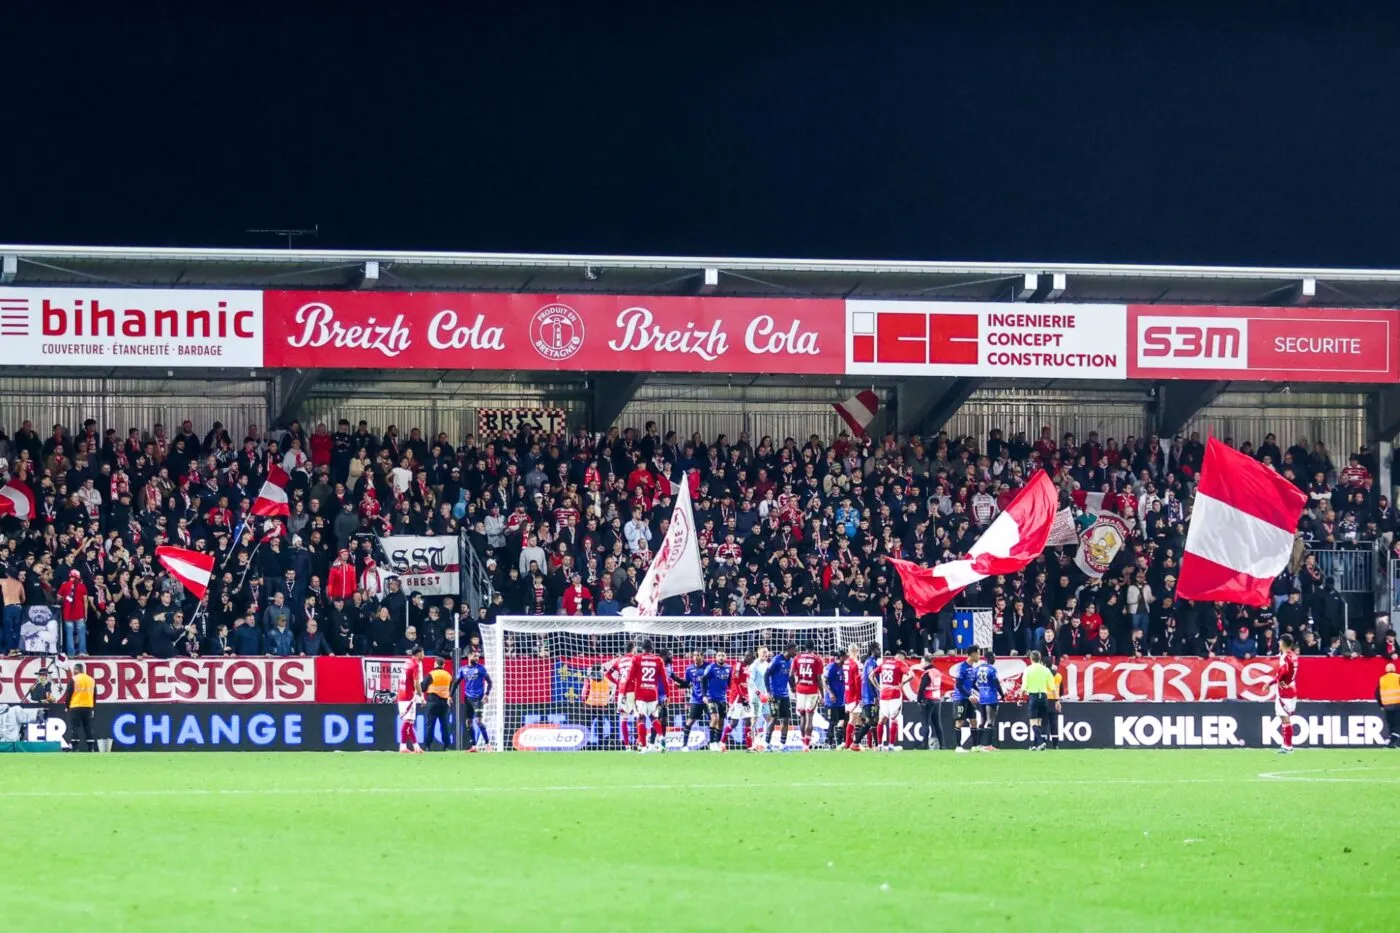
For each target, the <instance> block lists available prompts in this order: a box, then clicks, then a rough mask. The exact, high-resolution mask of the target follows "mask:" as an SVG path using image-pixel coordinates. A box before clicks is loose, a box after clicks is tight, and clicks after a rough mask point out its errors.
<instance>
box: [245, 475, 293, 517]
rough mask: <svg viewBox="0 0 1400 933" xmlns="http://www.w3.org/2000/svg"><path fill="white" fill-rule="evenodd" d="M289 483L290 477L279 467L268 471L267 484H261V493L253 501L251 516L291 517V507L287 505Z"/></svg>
mask: <svg viewBox="0 0 1400 933" xmlns="http://www.w3.org/2000/svg"><path fill="white" fill-rule="evenodd" d="M290 481H291V477H289V476H288V475H287V474H286V471H284V470H283V469H282V468H281V467H279V466H274V467H272V468H271V469H270V470H268V471H267V482H265V483H263V488H262V491H261V492H259V493H258V497H257V499H255V500H253V509H252V512H253V514H254V515H262V516H266V517H269V518H271V517H274V516H278V515H280V516H282V517H283V518H286V517H287V516H289V515H291V514H292V509H291V506H290V505H288V504H287V483H289V482H290Z"/></svg>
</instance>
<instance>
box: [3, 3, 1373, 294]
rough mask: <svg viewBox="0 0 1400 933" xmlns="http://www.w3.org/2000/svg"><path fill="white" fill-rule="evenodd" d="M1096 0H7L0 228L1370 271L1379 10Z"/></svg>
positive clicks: (256, 239)
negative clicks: (271, 232) (1081, 0)
mask: <svg viewBox="0 0 1400 933" xmlns="http://www.w3.org/2000/svg"><path fill="white" fill-rule="evenodd" d="M1122 5H1123V6H1125V7H1132V8H1134V10H1133V11H1132V12H1127V13H1122V12H1113V10H1112V7H1107V6H1099V5H1097V4H1092V3H1089V4H1062V3H1050V4H1030V3H1027V4H1023V5H1021V6H1023V7H1025V8H1031V7H1035V8H1041V9H1039V11H1037V12H1021V11H1020V10H1018V8H1017V7H1016V6H1014V5H1003V4H997V3H983V4H968V5H967V6H970V7H972V6H975V7H977V10H976V11H975V12H967V13H960V14H948V13H931V12H927V11H926V10H925V8H926V7H933V6H943V5H942V4H933V3H928V4H920V5H918V6H917V7H916V6H915V5H913V4H909V5H905V4H891V5H888V6H889V8H888V9H883V8H884V6H885V5H882V4H877V3H874V2H871V3H864V4H849V5H847V6H849V7H857V6H860V7H872V8H880V9H883V12H880V11H877V12H870V11H865V12H860V11H856V10H854V9H845V10H844V11H843V12H839V13H836V14H832V13H830V12H826V10H827V9H828V8H827V7H826V6H824V5H818V4H802V5H787V4H773V5H765V4H761V3H757V2H754V3H749V4H742V5H726V4H704V3H655V4H650V5H648V6H644V7H636V8H634V7H631V6H627V7H623V6H618V5H610V4H606V3H603V4H569V5H568V6H567V7H566V8H565V9H566V10H567V11H566V12H560V11H559V9H558V8H556V7H555V6H553V5H545V4H529V3H509V4H488V3H485V2H481V3H462V4H456V5H453V6H455V7H461V8H475V7H482V8H485V12H460V11H459V12H457V13H451V14H447V13H442V12H439V11H435V12H432V13H428V12H417V13H415V12H413V11H414V10H420V9H423V10H426V9H427V6H426V5H423V6H422V7H420V6H418V5H415V4H409V3H401V4H380V5H378V6H367V7H356V6H349V5H341V4H307V5H306V6H307V7H310V8H314V9H308V10H306V11H304V12H300V11H298V10H297V9H294V8H299V7H301V5H300V4H294V3H291V2H286V3H283V4H281V5H277V6H273V5H269V6H259V5H251V6H250V5H245V4H237V5H228V6H227V8H228V9H230V10H233V9H236V10H237V11H238V12H237V13H236V14H233V13H229V14H226V15H225V14H217V15H216V14H211V13H210V12H209V11H208V10H206V9H204V8H205V7H212V6H213V4H206V3H192V4H187V5H186V6H187V7H188V9H186V10H185V11H183V12H181V13H177V14H174V15H169V16H163V17H160V18H155V17H153V16H149V15H146V14H136V15H133V14H129V13H127V12H125V11H124V10H123V9H121V7H124V6H125V5H121V4H106V5H104V6H98V7H94V8H93V12H90V13H84V12H81V10H82V8H81V7H74V6H71V5H69V4H42V3H34V4H18V3H16V4H13V7H15V8H19V7H29V8H34V9H7V10H6V11H5V13H4V15H3V18H0V46H3V55H0V114H3V117H2V118H3V120H4V125H5V129H4V144H3V145H0V241H5V242H20V243H80V244H124V245H125V244H131V245H170V246H177V245H192V246H260V245H265V246H269V247H272V246H276V245H278V243H279V241H278V240H276V238H274V237H270V236H260V235H251V234H248V233H246V232H245V230H246V229H247V228H253V227H285V226H292V227H302V226H306V227H309V226H312V225H315V224H319V225H320V228H321V233H320V235H319V237H316V238H314V239H307V240H304V241H302V245H305V246H309V247H325V248H334V247H355V248H383V249H397V248H403V249H409V248H422V249H457V250H509V251H538V252H602V253H649V254H703V255H721V256H737V255H745V256H750V255H751V256H801V257H833V258H846V257H849V258H891V259H896V258H910V259H947V260H957V259H966V260H1045V261H1085V262H1171V263H1206V264H1210V263H1214V264H1263V265H1314V266H1352V267H1356V266H1388V267H1395V266H1400V237H1397V235H1396V233H1395V232H1394V229H1393V228H1394V225H1395V219H1396V215H1397V206H1400V171H1397V169H1400V93H1397V92H1400V66H1397V53H1396V47H1397V41H1400V15H1397V12H1396V11H1395V10H1394V9H1393V8H1394V7H1395V6H1396V5H1394V4H1371V5H1368V6H1375V7H1386V8H1390V9H1389V10H1388V11H1369V10H1368V11H1363V12H1362V13H1361V14H1359V15H1352V14H1350V13H1345V12H1342V10H1343V9H1344V8H1345V7H1347V6H1348V5H1347V4H1333V5H1331V6H1330V7H1329V8H1328V9H1325V10H1322V11H1321V12H1313V13H1310V14H1308V15H1306V16H1305V15H1303V14H1301V13H1296V12H1289V9H1291V8H1288V7H1282V6H1281V5H1279V4H1253V3H1249V4H1245V3H1228V2H1224V0H1217V2H1214V3H1209V4H1204V3H1181V4H1157V3H1149V2H1147V0H1141V2H1137V3H1131V4H1122ZM439 6H440V7H444V8H445V7H448V6H449V5H448V4H440V5H434V7H439ZM41 7H43V8H52V11H51V12H44V11H40V10H38V8H41ZM498 7H499V9H497V8H498ZM758 7H763V10H761V11H760V10H756V9H754V8H758ZM1069 7H1074V8H1075V10H1074V11H1073V12H1063V11H1062V10H1063V9H1065V8H1069ZM1147 7H1151V8H1153V9H1152V10H1147V9H1137V8H1147ZM1220 8H1229V12H1221V9H1220ZM915 9H918V10H925V11H923V12H910V11H911V10H915ZM624 10H625V11H626V13H625V15H624V13H623V12H622V11H624Z"/></svg>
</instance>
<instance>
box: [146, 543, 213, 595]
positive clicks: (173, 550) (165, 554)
mask: <svg viewBox="0 0 1400 933" xmlns="http://www.w3.org/2000/svg"><path fill="white" fill-rule="evenodd" d="M156 560H158V561H160V565H161V566H162V567H164V568H165V569H166V570H169V571H170V572H171V573H172V574H173V575H174V576H175V579H177V580H179V581H180V582H181V583H183V584H184V585H185V589H187V590H189V591H190V592H191V593H192V594H194V596H195V598H197V599H201V600H202V599H204V594H205V593H207V592H209V577H210V575H212V574H213V572H214V555H213V554H203V553H200V552H199V551H191V550H189V549H187V548H182V547H170V546H169V545H164V544H163V545H161V546H160V547H158V548H156Z"/></svg>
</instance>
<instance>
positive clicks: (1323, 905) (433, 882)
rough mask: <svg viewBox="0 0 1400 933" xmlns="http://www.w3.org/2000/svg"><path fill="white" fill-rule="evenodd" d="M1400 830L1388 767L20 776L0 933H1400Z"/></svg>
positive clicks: (875, 763) (53, 771)
mask: <svg viewBox="0 0 1400 933" xmlns="http://www.w3.org/2000/svg"><path fill="white" fill-rule="evenodd" d="M1397 800H1400V753H1397V752H1394V751H1386V750H1375V751H1362V752H1357V751H1315V752H1309V751H1303V752H1300V753H1298V754H1296V755H1294V756H1292V757H1288V758H1285V757H1282V756H1276V755H1274V754H1271V753H1265V752H1256V751H1218V752H1217V751H1062V752H1046V753H1044V754H1028V753H1024V752H1019V753H1018V752H1001V753H998V754H995V755H968V756H954V755H953V754H950V753H946V752H945V753H935V754H927V753H922V752H906V753H904V754H883V755H882V754H861V755H853V754H843V753H823V754H817V753H813V754H810V755H800V754H783V755H743V754H728V755H722V756H721V755H714V754H709V753H698V754H676V753H671V754H666V755H651V756H637V755H625V754H621V753H612V754H608V753H590V754H534V755H531V754H519V753H508V754H500V755H471V756H467V755H461V754H436V755H427V756H414V757H410V756H399V755H393V754H251V753H243V754H240V753H234V754H217V753H214V754H200V753H185V754H170V755H167V754H111V755H87V756H79V755H35V756H23V755H15V756H5V757H4V759H3V760H0V864H3V865H5V866H6V868H5V870H4V871H3V872H0V915H3V916H5V917H7V918H8V919H7V920H6V922H5V924H4V926H6V927H8V928H12V929H21V928H27V926H28V925H29V924H30V923H31V922H38V921H40V920H41V919H42V922H43V923H44V925H45V926H47V927H50V928H57V929H94V928H96V929H102V930H172V931H181V933H187V931H189V930H191V929H201V928H203V929H215V930H225V929H227V930H238V931H248V930H330V931H335V933H344V931H352V930H373V931H376V933H383V931H387V930H421V929H424V928H428V929H433V928H436V929H443V930H457V929H469V928H470V929H486V930H494V929H546V930H606V931H618V930H646V931H649V933H656V931H681V930H724V931H732V930H761V931H764V933H772V931H775V930H800V931H809V930H841V931H843V933H854V931H864V930H881V929H891V930H924V929H937V928H954V927H956V928H960V929H986V930H1002V929H1010V928H1012V927H1016V928H1020V929H1043V930H1111V931H1117V933H1127V931H1139V930H1181V929H1192V930H1234V929H1237V930H1259V929H1266V928H1267V929H1278V928H1282V929H1290V930H1292V929H1298V930H1303V929H1306V930H1324V929H1325V930H1341V929H1359V930H1367V931H1375V930H1381V929H1391V928H1393V925H1394V923H1395V918H1396V916H1397V911H1400V881H1397V874H1396V868H1397V866H1400V807H1398V806H1397ZM969 924H976V925H977V926H969ZM94 925H97V926H94Z"/></svg>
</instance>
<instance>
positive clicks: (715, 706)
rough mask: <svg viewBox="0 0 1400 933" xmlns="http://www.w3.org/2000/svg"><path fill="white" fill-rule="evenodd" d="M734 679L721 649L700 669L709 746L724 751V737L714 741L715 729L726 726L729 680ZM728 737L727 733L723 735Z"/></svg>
mask: <svg viewBox="0 0 1400 933" xmlns="http://www.w3.org/2000/svg"><path fill="white" fill-rule="evenodd" d="M733 679H734V668H733V667H731V666H730V664H729V658H728V656H727V655H725V653H724V652H723V651H716V652H715V659H714V660H713V661H711V662H710V663H709V664H706V665H705V667H704V668H703V669H702V670H701V671H700V687H701V691H702V693H703V695H704V698H705V709H706V710H707V711H708V712H709V714H710V719H709V723H710V730H709V732H710V738H709V746H710V748H712V749H714V750H715V751H721V752H722V751H724V739H720V740H719V742H718V743H717V742H715V730H717V729H721V728H726V731H727V727H726V726H725V717H727V716H728V715H729V682H730V681H731V680H733ZM725 737H726V738H727V737H728V736H727V735H726V736H725Z"/></svg>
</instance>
